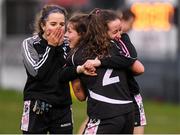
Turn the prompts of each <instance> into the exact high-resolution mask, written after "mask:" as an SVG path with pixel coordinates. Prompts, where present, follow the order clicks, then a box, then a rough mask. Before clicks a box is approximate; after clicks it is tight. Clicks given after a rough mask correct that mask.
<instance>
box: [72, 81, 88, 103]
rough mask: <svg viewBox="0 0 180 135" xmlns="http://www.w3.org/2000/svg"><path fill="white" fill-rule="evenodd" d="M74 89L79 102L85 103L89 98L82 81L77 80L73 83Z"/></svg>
mask: <svg viewBox="0 0 180 135" xmlns="http://www.w3.org/2000/svg"><path fill="white" fill-rule="evenodd" d="M71 84H72V88H73V92H74V95H75V96H76V98H77V99H78V100H79V101H85V100H86V98H87V95H86V92H85V89H84V87H83V86H82V83H81V80H80V79H75V80H73V81H71Z"/></svg>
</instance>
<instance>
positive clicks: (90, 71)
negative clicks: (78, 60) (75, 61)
mask: <svg viewBox="0 0 180 135" xmlns="http://www.w3.org/2000/svg"><path fill="white" fill-rule="evenodd" d="M76 71H77V73H78V74H80V73H83V74H85V75H89V76H96V75H97V73H96V72H95V71H96V68H94V67H92V68H85V66H84V65H81V66H77V69H76Z"/></svg>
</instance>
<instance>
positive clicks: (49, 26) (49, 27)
mask: <svg viewBox="0 0 180 135" xmlns="http://www.w3.org/2000/svg"><path fill="white" fill-rule="evenodd" d="M41 27H42V29H43V31H44V34H43V37H45V38H46V36H47V35H48V34H49V33H50V32H52V31H54V30H55V29H63V31H64V30H65V17H64V15H63V14H61V13H59V12H57V13H51V14H49V15H48V17H47V19H46V20H45V23H44V24H41Z"/></svg>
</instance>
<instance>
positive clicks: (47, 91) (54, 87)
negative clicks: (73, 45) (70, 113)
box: [22, 35, 71, 106]
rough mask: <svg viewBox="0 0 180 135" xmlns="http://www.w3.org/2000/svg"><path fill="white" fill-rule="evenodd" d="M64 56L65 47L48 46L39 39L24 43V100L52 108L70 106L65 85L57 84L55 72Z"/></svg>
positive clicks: (35, 37)
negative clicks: (25, 78)
mask: <svg viewBox="0 0 180 135" xmlns="http://www.w3.org/2000/svg"><path fill="white" fill-rule="evenodd" d="M65 52H66V45H65V44H63V45H61V46H58V47H53V46H49V45H48V43H47V41H46V40H45V39H43V37H42V36H40V35H36V36H33V37H30V38H27V39H25V40H24V41H23V43H22V55H23V63H24V66H25V68H26V72H27V82H26V84H25V87H24V100H33V99H34V100H36V99H41V100H44V101H46V102H48V103H50V104H52V105H54V106H56V105H57V106H63V105H70V104H71V96H70V89H69V84H68V82H67V83H64V82H63V83H60V82H58V71H59V70H61V69H62V67H63V65H64V64H65V63H66V60H65V56H66V53H65Z"/></svg>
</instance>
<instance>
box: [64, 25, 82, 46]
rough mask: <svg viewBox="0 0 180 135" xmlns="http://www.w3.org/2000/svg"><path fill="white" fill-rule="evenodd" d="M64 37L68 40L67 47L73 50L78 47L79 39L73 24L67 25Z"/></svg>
mask: <svg viewBox="0 0 180 135" xmlns="http://www.w3.org/2000/svg"><path fill="white" fill-rule="evenodd" d="M65 36H67V37H68V39H69V47H70V48H75V47H76V46H77V45H78V43H79V39H80V35H79V34H78V33H77V31H76V30H75V29H74V26H73V24H71V23H69V24H68V25H67V31H66V33H65Z"/></svg>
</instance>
